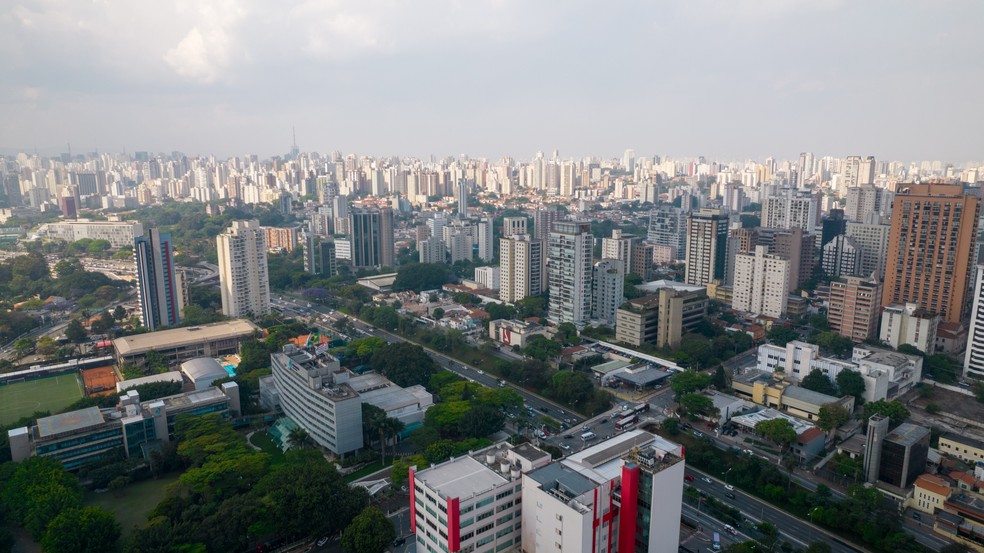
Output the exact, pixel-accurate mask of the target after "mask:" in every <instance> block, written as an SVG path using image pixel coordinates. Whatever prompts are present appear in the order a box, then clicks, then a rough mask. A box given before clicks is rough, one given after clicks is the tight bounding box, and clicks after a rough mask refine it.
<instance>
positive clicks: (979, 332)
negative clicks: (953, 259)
mask: <svg viewBox="0 0 984 553" xmlns="http://www.w3.org/2000/svg"><path fill="white" fill-rule="evenodd" d="M963 373H964V375H967V376H972V377H974V378H978V379H982V378H984V265H978V266H977V278H976V279H975V280H974V298H973V306H972V307H971V310H970V323H969V328H968V331H967V351H966V352H964V369H963Z"/></svg>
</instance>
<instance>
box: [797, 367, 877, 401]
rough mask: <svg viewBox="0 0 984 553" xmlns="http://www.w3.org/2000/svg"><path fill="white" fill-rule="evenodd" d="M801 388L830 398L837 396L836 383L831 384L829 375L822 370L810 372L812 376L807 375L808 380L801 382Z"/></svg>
mask: <svg viewBox="0 0 984 553" xmlns="http://www.w3.org/2000/svg"><path fill="white" fill-rule="evenodd" d="M862 384H863V382H862ZM800 386H802V387H804V388H806V389H807V390H813V391H814V392H820V393H821V394H827V395H828V396H836V395H837V387H836V386H834V383H833V382H831V381H830V379H829V378H827V375H825V374H823V371H821V370H820V369H813V370H812V371H810V374H808V375H806V378H804V379H803V381H802V382H800Z"/></svg>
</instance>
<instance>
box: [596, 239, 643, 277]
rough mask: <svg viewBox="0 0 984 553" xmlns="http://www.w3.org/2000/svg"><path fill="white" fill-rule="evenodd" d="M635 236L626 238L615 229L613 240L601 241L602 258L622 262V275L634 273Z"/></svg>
mask: <svg viewBox="0 0 984 553" xmlns="http://www.w3.org/2000/svg"><path fill="white" fill-rule="evenodd" d="M634 241H635V237H634V236H624V235H623V234H622V231H621V230H618V229H613V230H612V237H611V238H602V239H601V258H602V259H617V260H619V261H621V262H622V274H625V275H627V274H629V273H631V272H632V266H631V263H632V245H633V244H632V243H633V242H634Z"/></svg>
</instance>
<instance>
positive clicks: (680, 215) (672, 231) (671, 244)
mask: <svg viewBox="0 0 984 553" xmlns="http://www.w3.org/2000/svg"><path fill="white" fill-rule="evenodd" d="M648 240H649V242H651V243H653V244H654V245H655V246H661V247H665V248H671V249H672V256H673V259H686V251H687V214H686V212H684V210H682V209H680V208H679V207H673V206H672V205H670V204H660V205H658V206H656V207H655V208H654V209H653V210H652V211H651V212H650V213H649V236H648Z"/></svg>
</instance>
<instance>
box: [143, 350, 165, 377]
mask: <svg viewBox="0 0 984 553" xmlns="http://www.w3.org/2000/svg"><path fill="white" fill-rule="evenodd" d="M144 363H145V364H146V365H147V369H149V370H150V372H152V373H162V372H167V368H168V361H167V357H166V356H165V355H164V354H163V353H161V352H159V351H157V350H155V349H152V350H150V351H148V352H147V354H146V356H144Z"/></svg>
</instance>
